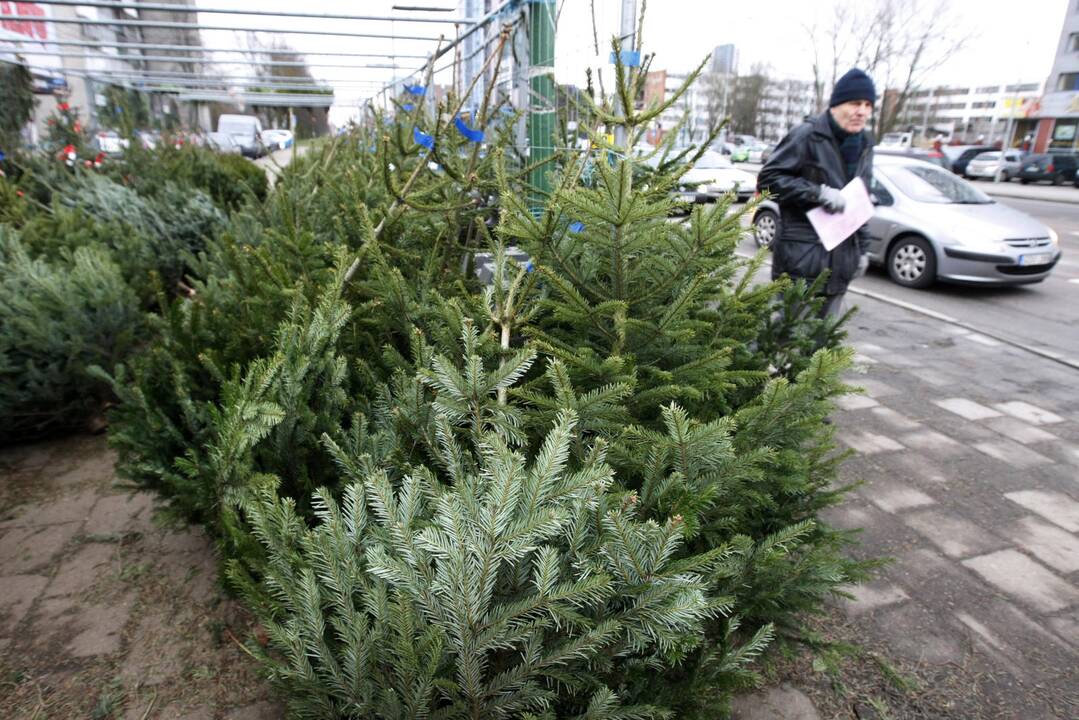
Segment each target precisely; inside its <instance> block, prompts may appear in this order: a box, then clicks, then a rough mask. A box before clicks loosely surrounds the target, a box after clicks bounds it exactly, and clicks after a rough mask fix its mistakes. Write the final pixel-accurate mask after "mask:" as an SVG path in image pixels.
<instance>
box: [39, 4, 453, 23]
mask: <svg viewBox="0 0 1079 720" xmlns="http://www.w3.org/2000/svg"><path fill="white" fill-rule="evenodd" d="M34 2H35V3H36V4H37V5H64V6H69V7H75V6H82V7H96V8H107V9H111V10H160V11H163V12H170V13H187V14H197V13H207V14H213V13H216V14H219V15H258V16H272V17H290V18H311V19H313V20H364V21H371V22H417V23H442V24H468V23H472V22H474V20H473V19H471V18H459V17H450V18H429V17H413V16H408V15H344V14H337V13H308V12H295V11H289V10H248V9H241V8H215V7H193V6H190V5H172V4H169V3H143V2H109V1H108V0H34ZM38 19H39V20H41V18H38Z"/></svg>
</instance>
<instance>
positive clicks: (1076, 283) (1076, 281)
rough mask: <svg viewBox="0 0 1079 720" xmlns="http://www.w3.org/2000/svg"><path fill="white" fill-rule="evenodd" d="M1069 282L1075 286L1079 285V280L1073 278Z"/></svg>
mask: <svg viewBox="0 0 1079 720" xmlns="http://www.w3.org/2000/svg"><path fill="white" fill-rule="evenodd" d="M1068 282H1070V283H1072V284H1074V285H1079V278H1072V279H1071V280H1069V281H1068Z"/></svg>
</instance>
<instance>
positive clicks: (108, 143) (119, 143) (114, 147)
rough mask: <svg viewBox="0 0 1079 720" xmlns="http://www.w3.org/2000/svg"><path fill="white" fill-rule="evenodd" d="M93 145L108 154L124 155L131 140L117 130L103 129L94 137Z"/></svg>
mask: <svg viewBox="0 0 1079 720" xmlns="http://www.w3.org/2000/svg"><path fill="white" fill-rule="evenodd" d="M92 145H93V146H94V147H95V148H97V150H98V152H103V153H105V154H106V155H123V154H124V150H126V149H127V148H128V147H129V146H130V145H131V142H130V141H129V140H128V139H127V138H123V137H120V133H118V132H116V131H115V130H101V131H99V132H98V133H97V135H95V136H94V138H93V143H92Z"/></svg>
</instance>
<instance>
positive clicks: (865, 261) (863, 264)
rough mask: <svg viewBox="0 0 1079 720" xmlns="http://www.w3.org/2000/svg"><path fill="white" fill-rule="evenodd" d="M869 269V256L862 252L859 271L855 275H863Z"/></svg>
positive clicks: (859, 258) (859, 257) (858, 276)
mask: <svg viewBox="0 0 1079 720" xmlns="http://www.w3.org/2000/svg"><path fill="white" fill-rule="evenodd" d="M867 270H869V256H868V255H866V254H865V253H862V254H861V255H859V256H858V272H856V273H855V274H854V277H856V278H860V277H863V276H864V275H865V273H866V271H867Z"/></svg>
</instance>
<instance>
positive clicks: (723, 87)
mask: <svg viewBox="0 0 1079 720" xmlns="http://www.w3.org/2000/svg"><path fill="white" fill-rule="evenodd" d="M697 82H698V84H699V87H700V92H702V93H703V94H704V109H705V113H706V114H707V118H708V127H716V126H717V125H719V123H720V122H721V121H722V120H723V119H724V118H725V116H726V114H727V112H726V111H727V107H728V105H729V104H730V92H731V87H730V86H731V85H732V83H733V78H732V76H731V75H730V74H728V73H721V72H705V73H701V76H700V78H699V79H698V80H697Z"/></svg>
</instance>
